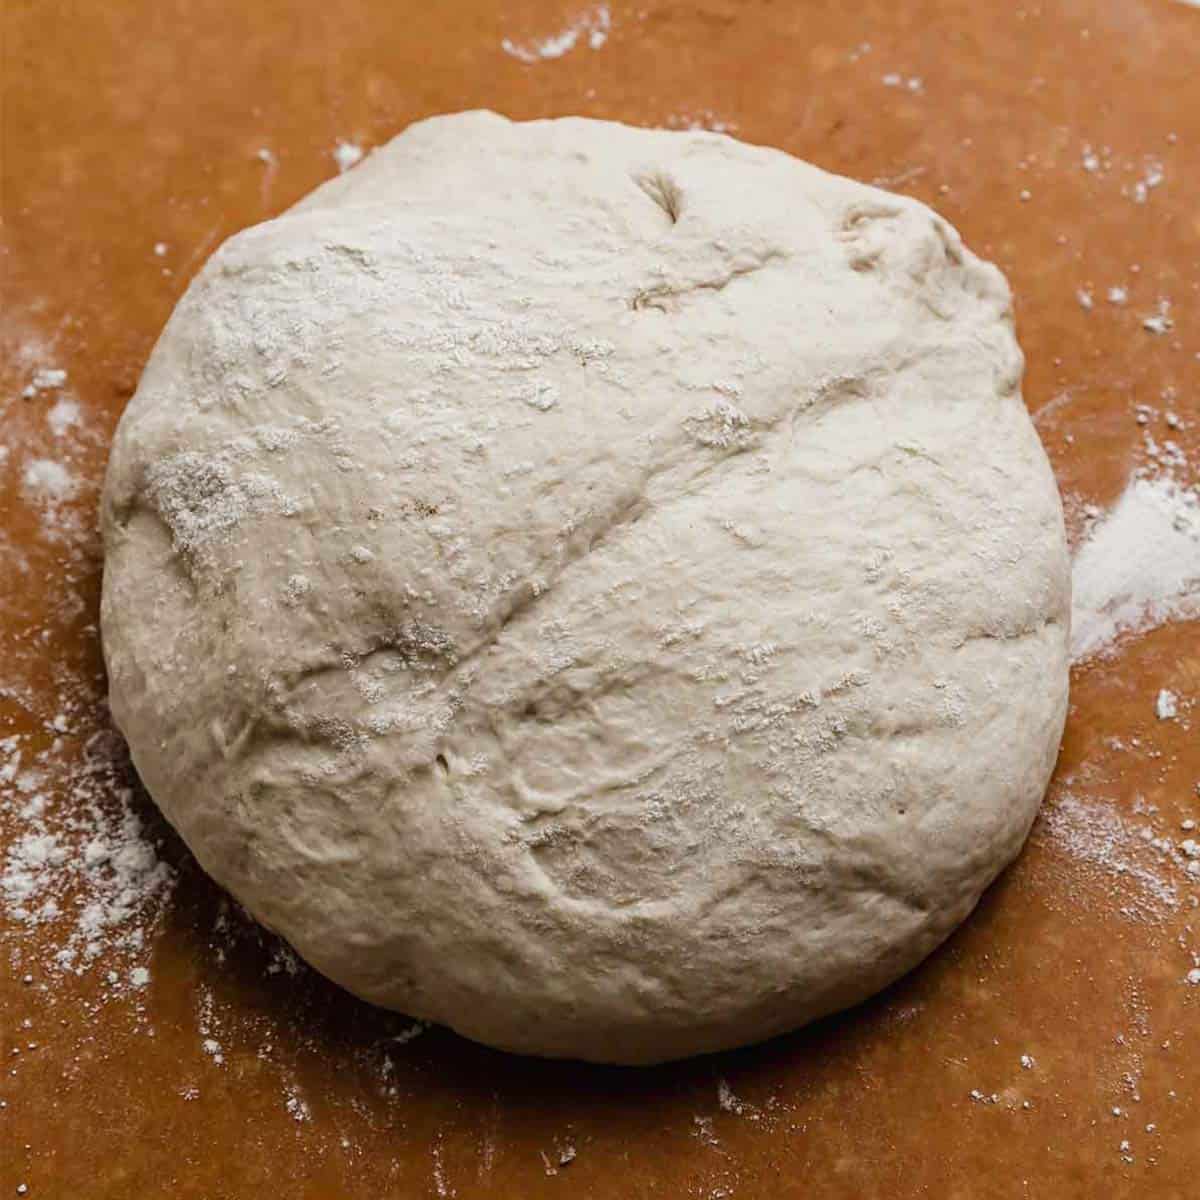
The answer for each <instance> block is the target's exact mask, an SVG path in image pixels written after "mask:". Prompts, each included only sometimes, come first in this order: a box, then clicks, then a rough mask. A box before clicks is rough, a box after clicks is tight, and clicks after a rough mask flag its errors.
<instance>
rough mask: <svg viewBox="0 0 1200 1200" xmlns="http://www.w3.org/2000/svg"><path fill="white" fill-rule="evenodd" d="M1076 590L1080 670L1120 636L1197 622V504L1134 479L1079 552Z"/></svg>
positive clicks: (1185, 494)
mask: <svg viewBox="0 0 1200 1200" xmlns="http://www.w3.org/2000/svg"><path fill="white" fill-rule="evenodd" d="M1071 583H1072V589H1073V592H1074V601H1073V611H1072V616H1071V625H1072V628H1071V657H1072V659H1073V660H1074V661H1076V662H1079V661H1082V660H1084V659H1088V658H1092V657H1094V656H1103V655H1104V654H1106V653H1108V652H1110V651H1111V650H1112V648H1113V646H1114V644H1115V643H1116V641H1117V640H1118V638H1120V637H1121V635H1122V634H1126V633H1140V632H1144V631H1145V630H1148V629H1153V628H1155V627H1157V626H1159V625H1162V624H1164V623H1165V622H1167V621H1170V620H1188V619H1193V618H1196V617H1200V496H1197V494H1196V493H1195V492H1194V491H1192V490H1190V489H1188V488H1185V487H1182V486H1181V485H1179V484H1178V483H1176V482H1175V481H1174V480H1172V479H1169V478H1158V479H1143V478H1137V479H1134V480H1133V481H1132V483H1130V485H1129V486H1128V487H1127V488H1126V489H1125V493H1124V494H1123V495H1122V496H1121V498H1120V500H1118V501H1117V504H1116V506H1115V507H1114V508H1113V509H1112V511H1111V512H1110V513H1108V514H1107V516H1105V517H1104V518H1103V519H1102V520H1100V521H1099V522H1097V524H1096V525H1095V527H1094V528H1093V529H1092V530H1091V532H1090V534H1089V535H1088V537H1087V540H1086V541H1085V542H1084V543H1083V545H1082V546H1080V548H1079V550H1078V552H1077V553H1076V555H1075V565H1074V568H1073V571H1072V577H1071Z"/></svg>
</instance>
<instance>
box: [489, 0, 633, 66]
mask: <svg viewBox="0 0 1200 1200" xmlns="http://www.w3.org/2000/svg"><path fill="white" fill-rule="evenodd" d="M611 29H612V14H611V13H610V12H609V10H608V6H607V5H604V4H599V5H596V6H595V7H594V8H589V9H587V10H585V11H584V12H582V13H580V15H579V16H577V17H575V18H574V19H573V20H572V21H571V22H570V23H569V24H568V25H567V26H566V27H565V28H564V29H561V30H559V31H558V32H557V33H553V34H550V35H549V36H548V37H544V38H540V39H537V40H534V41H528V42H514V41H513V40H512V39H511V38H505V39H504V40H503V41H502V42H501V43H500V48H501V49H502V50H503V51H504V53H505V54H508V55H511V56H512V57H513V58H516V59H520V61H521V62H524V63H535V62H541V61H543V60H545V59H549V58H562V56H563V55H564V54H569V53H570V52H571V51H572V50H574V49H575V47H576V46H577V45H579V44H580V42H581V41H582V42H584V43H585V44H586V45H587V46H588V47H590V48H591V49H592V50H599V49H600V47H601V46H603V45H604V43H605V42H607V41H608V34H609V31H610V30H611Z"/></svg>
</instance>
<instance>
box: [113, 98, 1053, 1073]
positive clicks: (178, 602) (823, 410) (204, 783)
mask: <svg viewBox="0 0 1200 1200" xmlns="http://www.w3.org/2000/svg"><path fill="white" fill-rule="evenodd" d="M1022 365H1023V362H1022V357H1021V353H1020V351H1019V349H1018V347H1017V344H1016V342H1015V340H1014V337H1013V331H1012V313H1011V308H1010V299H1009V292H1008V288H1007V286H1006V285H1005V282H1004V280H1003V278H1002V276H1001V275H1000V273H999V272H998V271H997V270H996V269H995V268H994V267H992V266H989V265H986V264H984V263H981V262H980V261H979V260H978V259H976V258H975V257H974V256H973V255H971V254H970V253H969V252H968V251H966V250H965V249H964V248H963V246H962V244H961V242H960V240H959V238H958V236H957V235H956V233H955V232H954V230H953V229H951V228H950V227H949V226H948V225H947V224H946V223H945V221H943V220H942V219H941V218H940V217H938V216H936V215H935V214H934V213H932V212H930V211H929V210H928V209H927V208H925V207H924V206H922V205H921V204H918V203H916V202H915V201H912V200H908V199H904V198H902V197H899V196H893V195H889V194H888V193H885V192H881V191H877V190H875V189H873V188H869V187H865V186H863V185H861V184H858V183H854V182H850V181H848V180H845V179H840V178H836V177H834V176H832V175H827V174H825V173H823V172H822V171H819V170H817V169H816V168H814V167H811V166H807V165H805V164H804V163H801V162H798V161H796V160H795V159H793V158H791V157H789V156H788V155H786V154H782V153H779V152H777V151H772V150H767V149H760V148H756V147H752V146H747V145H743V144H741V143H739V142H737V141H734V140H732V139H730V138H727V137H721V136H718V135H714V134H708V133H666V132H650V131H646V130H639V129H630V128H626V127H623V126H620V125H615V124H607V123H603V122H597V121H586V120H577V119H569V120H557V121H535V122H531V123H528V124H514V123H510V122H509V121H507V120H504V119H503V118H501V117H498V116H495V115H492V114H489V113H465V114H461V115H457V116H450V117H440V118H437V119H434V120H430V121H425V122H422V123H421V124H418V125H415V126H413V127H412V128H410V129H409V130H408V131H407V132H405V133H404V134H402V135H401V136H400V137H398V138H396V139H395V140H394V141H393V142H391V143H390V144H389V145H388V146H386V147H385V148H384V149H382V150H380V151H378V152H377V153H375V154H373V155H372V156H371V157H370V158H369V159H368V160H367V161H366V162H365V163H363V164H362V165H361V166H360V167H358V168H357V169H355V170H354V171H352V172H350V173H348V174H347V175H345V176H342V177H340V178H338V179H336V180H334V181H333V182H331V183H328V184H326V185H325V186H324V187H322V188H320V189H318V190H317V191H316V192H315V193H314V194H313V195H311V196H310V197H308V198H307V199H306V200H304V201H303V202H302V203H301V204H299V205H297V206H296V207H295V208H294V209H292V210H291V211H290V212H288V213H286V214H285V215H283V216H282V217H280V218H278V219H277V220H273V221H268V222H267V223H265V224H263V225H259V226H257V227H256V228H253V229H249V230H246V231H245V232H244V233H241V234H239V235H238V236H236V237H234V238H232V239H230V240H229V241H228V242H226V243H225V245H224V246H222V247H221V249H220V250H219V251H218V252H217V253H216V254H214V255H213V257H212V260H211V261H210V262H209V263H208V265H207V266H206V267H205V268H204V270H203V271H202V272H201V273H200V275H199V277H198V278H197V279H196V281H195V282H194V283H193V284H192V286H191V287H190V288H189V289H188V292H187V294H186V295H185V296H184V298H183V299H182V300H181V301H180V303H179V306H178V308H177V309H176V311H175V313H174V315H173V316H172V318H171V320H170V323H169V324H168V326H167V328H166V331H165V332H164V333H163V335H162V338H161V340H160V341H159V343H158V346H157V347H156V349H155V351H154V354H153V356H152V357H151V360H150V363H149V365H148V366H147V368H146V372H145V375H144V377H143V379H142V382H141V386H140V387H139V389H138V392H137V395H136V396H135V397H134V399H133V401H132V402H131V404H130V405H129V408H128V411H127V412H126V413H125V415H124V417H123V419H122V421H121V425H120V429H119V430H118V433H117V437H116V444H115V446H114V448H113V453H112V460H111V463H110V466H109V472H108V479H107V483H106V488H105V495H104V505H103V518H104V536H105V544H106V554H107V558H106V566H105V575H104V601H103V634H104V647H105V653H106V657H107V663H108V669H109V676H110V685H111V701H112V710H113V714H114V716H115V718H116V721H117V723H118V724H119V726H120V728H121V729H122V730H123V731H124V733H125V735H126V736H127V737H128V739H129V743H130V746H131V748H132V752H133V757H134V761H135V762H136V764H137V768H138V770H139V771H140V773H141V775H142V778H143V779H144V781H145V783H146V785H147V787H148V788H149V790H150V792H151V794H152V795H153V796H154V798H155V799H156V800H157V802H158V803H159V804H160V805H161V807H162V809H163V811H164V812H165V813H166V815H167V817H168V818H169V819H170V820H171V822H172V823H173V824H174V825H175V826H176V828H178V830H179V831H180V833H181V834H182V835H183V837H184V839H185V840H186V841H187V843H188V845H189V846H190V847H191V848H192V849H193V851H194V852H195V854H196V856H197V858H198V859H199V860H200V862H201V863H202V864H203V866H204V867H205V869H206V870H207V871H208V872H209V873H210V874H211V875H212V876H213V877H214V878H216V879H217V880H218V881H219V882H220V883H221V884H223V885H224V886H225V887H227V888H228V889H229V890H230V891H231V892H232V893H233V894H234V895H235V896H236V897H237V898H238V899H239V900H240V901H241V902H242V903H243V904H244V905H245V906H246V907H247V908H248V909H249V910H250V911H251V912H252V913H254V915H255V916H256V917H257V918H258V919H259V920H261V921H262V922H263V923H264V924H266V925H269V926H270V927H271V928H273V929H275V930H277V931H279V933H281V934H282V935H283V936H284V937H286V938H287V939H288V941H290V942H291V944H292V945H293V946H294V947H295V948H296V950H297V951H298V952H299V953H300V954H301V955H303V957H304V958H305V959H307V960H308V961H309V962H310V963H312V964H313V965H314V966H315V967H317V968H318V969H319V970H321V971H322V972H324V973H325V974H326V975H328V976H329V977H330V978H332V979H334V980H336V981H337V982H339V983H340V984H342V985H344V986H345V987H347V988H349V989H350V990H351V991H353V992H355V993H357V994H358V995H359V996H362V997H365V998H366V999H368V1000H371V1001H374V1002H376V1003H378V1004H383V1005H387V1006H389V1007H391V1008H396V1009H400V1010H402V1011H404V1012H407V1013H411V1014H413V1015H414V1016H418V1017H424V1018H428V1019H430V1020H433V1021H438V1022H443V1023H445V1024H447V1025H450V1026H452V1027H453V1028H454V1029H456V1030H458V1031H460V1032H461V1033H463V1034H465V1035H467V1036H468V1037H472V1038H476V1039H478V1040H479V1041H482V1042H486V1043H489V1044H491V1045H494V1046H499V1047H505V1048H508V1049H512V1050H518V1051H525V1052H529V1053H533V1054H542V1055H551V1056H570V1057H579V1058H584V1059H594V1060H599V1061H609V1062H621V1063H646V1062H653V1061H656V1060H662V1059H670V1058H675V1057H679V1056H682V1055H687V1054H694V1053H698V1052H702V1051H709V1050H717V1049H720V1048H722V1047H728V1046H736V1045H739V1044H742V1043H746V1042H750V1041H754V1040H757V1039H760V1038H766V1037H769V1036H771V1035H773V1034H776V1033H779V1032H781V1031H783V1030H787V1029H792V1028H794V1027H796V1026H798V1025H800V1024H802V1023H804V1022H806V1021H809V1020H811V1019H813V1018H815V1017H818V1016H821V1015H822V1014H824V1013H828V1012H830V1011H832V1010H835V1009H839V1008H842V1007H844V1006H846V1005H849V1004H853V1003H855V1002H856V1001H859V1000H861V999H862V998H864V997H865V996H867V995H869V994H871V993H872V992H874V991H876V990H877V989H879V988H881V987H883V986H884V985H885V984H887V983H888V982H889V981H891V980H893V979H895V978H896V977H897V976H898V975H900V974H901V973H902V972H904V971H906V970H908V969H909V968H910V967H912V966H913V965H914V964H915V963H917V962H919V961H920V960H921V959H922V958H924V957H925V955H927V954H928V953H929V952H930V951H931V950H932V949H933V948H934V947H935V946H936V945H937V944H938V943H939V942H941V941H942V939H943V938H945V937H946V935H947V934H948V933H949V932H950V931H951V930H952V929H953V928H954V927H955V925H957V924H958V923H959V922H960V921H962V919H963V918H964V917H965V916H966V915H967V913H968V912H970V910H971V908H972V906H973V905H974V904H975V903H976V901H977V900H978V899H979V896H980V893H981V892H982V891H983V889H984V888H985V887H986V886H987V884H988V883H989V882H990V881H991V880H992V879H993V878H994V876H995V875H996V873H997V872H998V871H999V870H1000V869H1001V868H1002V867H1003V866H1004V865H1005V864H1006V863H1008V862H1009V861H1010V860H1011V859H1012V858H1013V856H1014V855H1016V853H1017V852H1018V850H1019V848H1020V846H1021V844H1022V841H1023V839H1024V838H1025V835H1026V833H1027V831H1028V829H1029V826H1030V823H1031V821H1032V820H1033V817H1034V814H1035V811H1036V809H1037V807H1038V803H1039V800H1040V798H1041V796H1042V793H1043V790H1044V788H1045V786H1046V782H1047V780H1048V778H1049V776H1050V772H1051V769H1052V767H1053V764H1054V761H1055V754H1056V751H1057V747H1058V742H1059V737H1060V734H1061V730H1062V725H1063V719H1064V713H1065V708H1066V699H1067V640H1068V599H1069V586H1070V585H1069V576H1068V560H1067V552H1066V546H1065V540H1064V534H1063V524H1062V514H1061V509H1060V504H1059V499H1058V494H1057V491H1056V489H1055V485H1054V481H1053V478H1052V476H1051V473H1050V469H1049V466H1048V464H1047V461H1046V456H1045V454H1044V452H1043V450H1042V447H1041V445H1040V443H1039V441H1038V438H1037V436H1036V434H1035V432H1034V430H1033V427H1032V425H1031V423H1030V421H1029V419H1028V417H1027V415H1026V411H1025V408H1024V405H1023V403H1022V400H1021V394H1020V390H1019V388H1020V380H1021V372H1022Z"/></svg>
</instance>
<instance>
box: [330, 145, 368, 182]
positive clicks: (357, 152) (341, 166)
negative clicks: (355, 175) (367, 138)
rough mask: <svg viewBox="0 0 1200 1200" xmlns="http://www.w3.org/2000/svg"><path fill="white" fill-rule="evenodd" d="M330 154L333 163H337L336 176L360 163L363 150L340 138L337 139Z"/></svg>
mask: <svg viewBox="0 0 1200 1200" xmlns="http://www.w3.org/2000/svg"><path fill="white" fill-rule="evenodd" d="M330 153H331V154H332V155H333V161H334V162H335V163H337V169H338V174H339V175H340V174H342V173H343V172H345V171H348V170H350V168H351V167H353V166H355V165H356V164H357V163H360V162H362V157H363V148H362V147H361V146H359V145H357V144H356V143H354V142H347V141H345V140H343V139H342V138H338V140H337V141H336V142H335V143H334V147H333V149H332V150H331V151H330Z"/></svg>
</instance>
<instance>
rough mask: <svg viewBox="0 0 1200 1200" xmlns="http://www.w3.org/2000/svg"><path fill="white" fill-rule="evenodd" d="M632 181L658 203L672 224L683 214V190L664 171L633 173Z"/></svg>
mask: <svg viewBox="0 0 1200 1200" xmlns="http://www.w3.org/2000/svg"><path fill="white" fill-rule="evenodd" d="M633 182H634V183H636V184H637V185H638V187H640V188H641V189H642V191H643V192H645V193H646V195H647V196H649V197H650V199H651V200H653V201H654V203H655V204H657V205H658V207H659V208H661V209H662V210H663V212H664V213H666V214H667V216H668V218H670V221H671V224H672V225H674V224H676V223H677V222H678V221H679V218H680V216H682V214H683V191H682V189H681V188H680V187H679V184H677V183H676V182H675V180H674V179H672V178H671V176H670V175H668V174H667V173H666V172H665V171H663V170H661V169H658V170H649V171H642V172H639V173H638V174H636V175H634V177H633Z"/></svg>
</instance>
